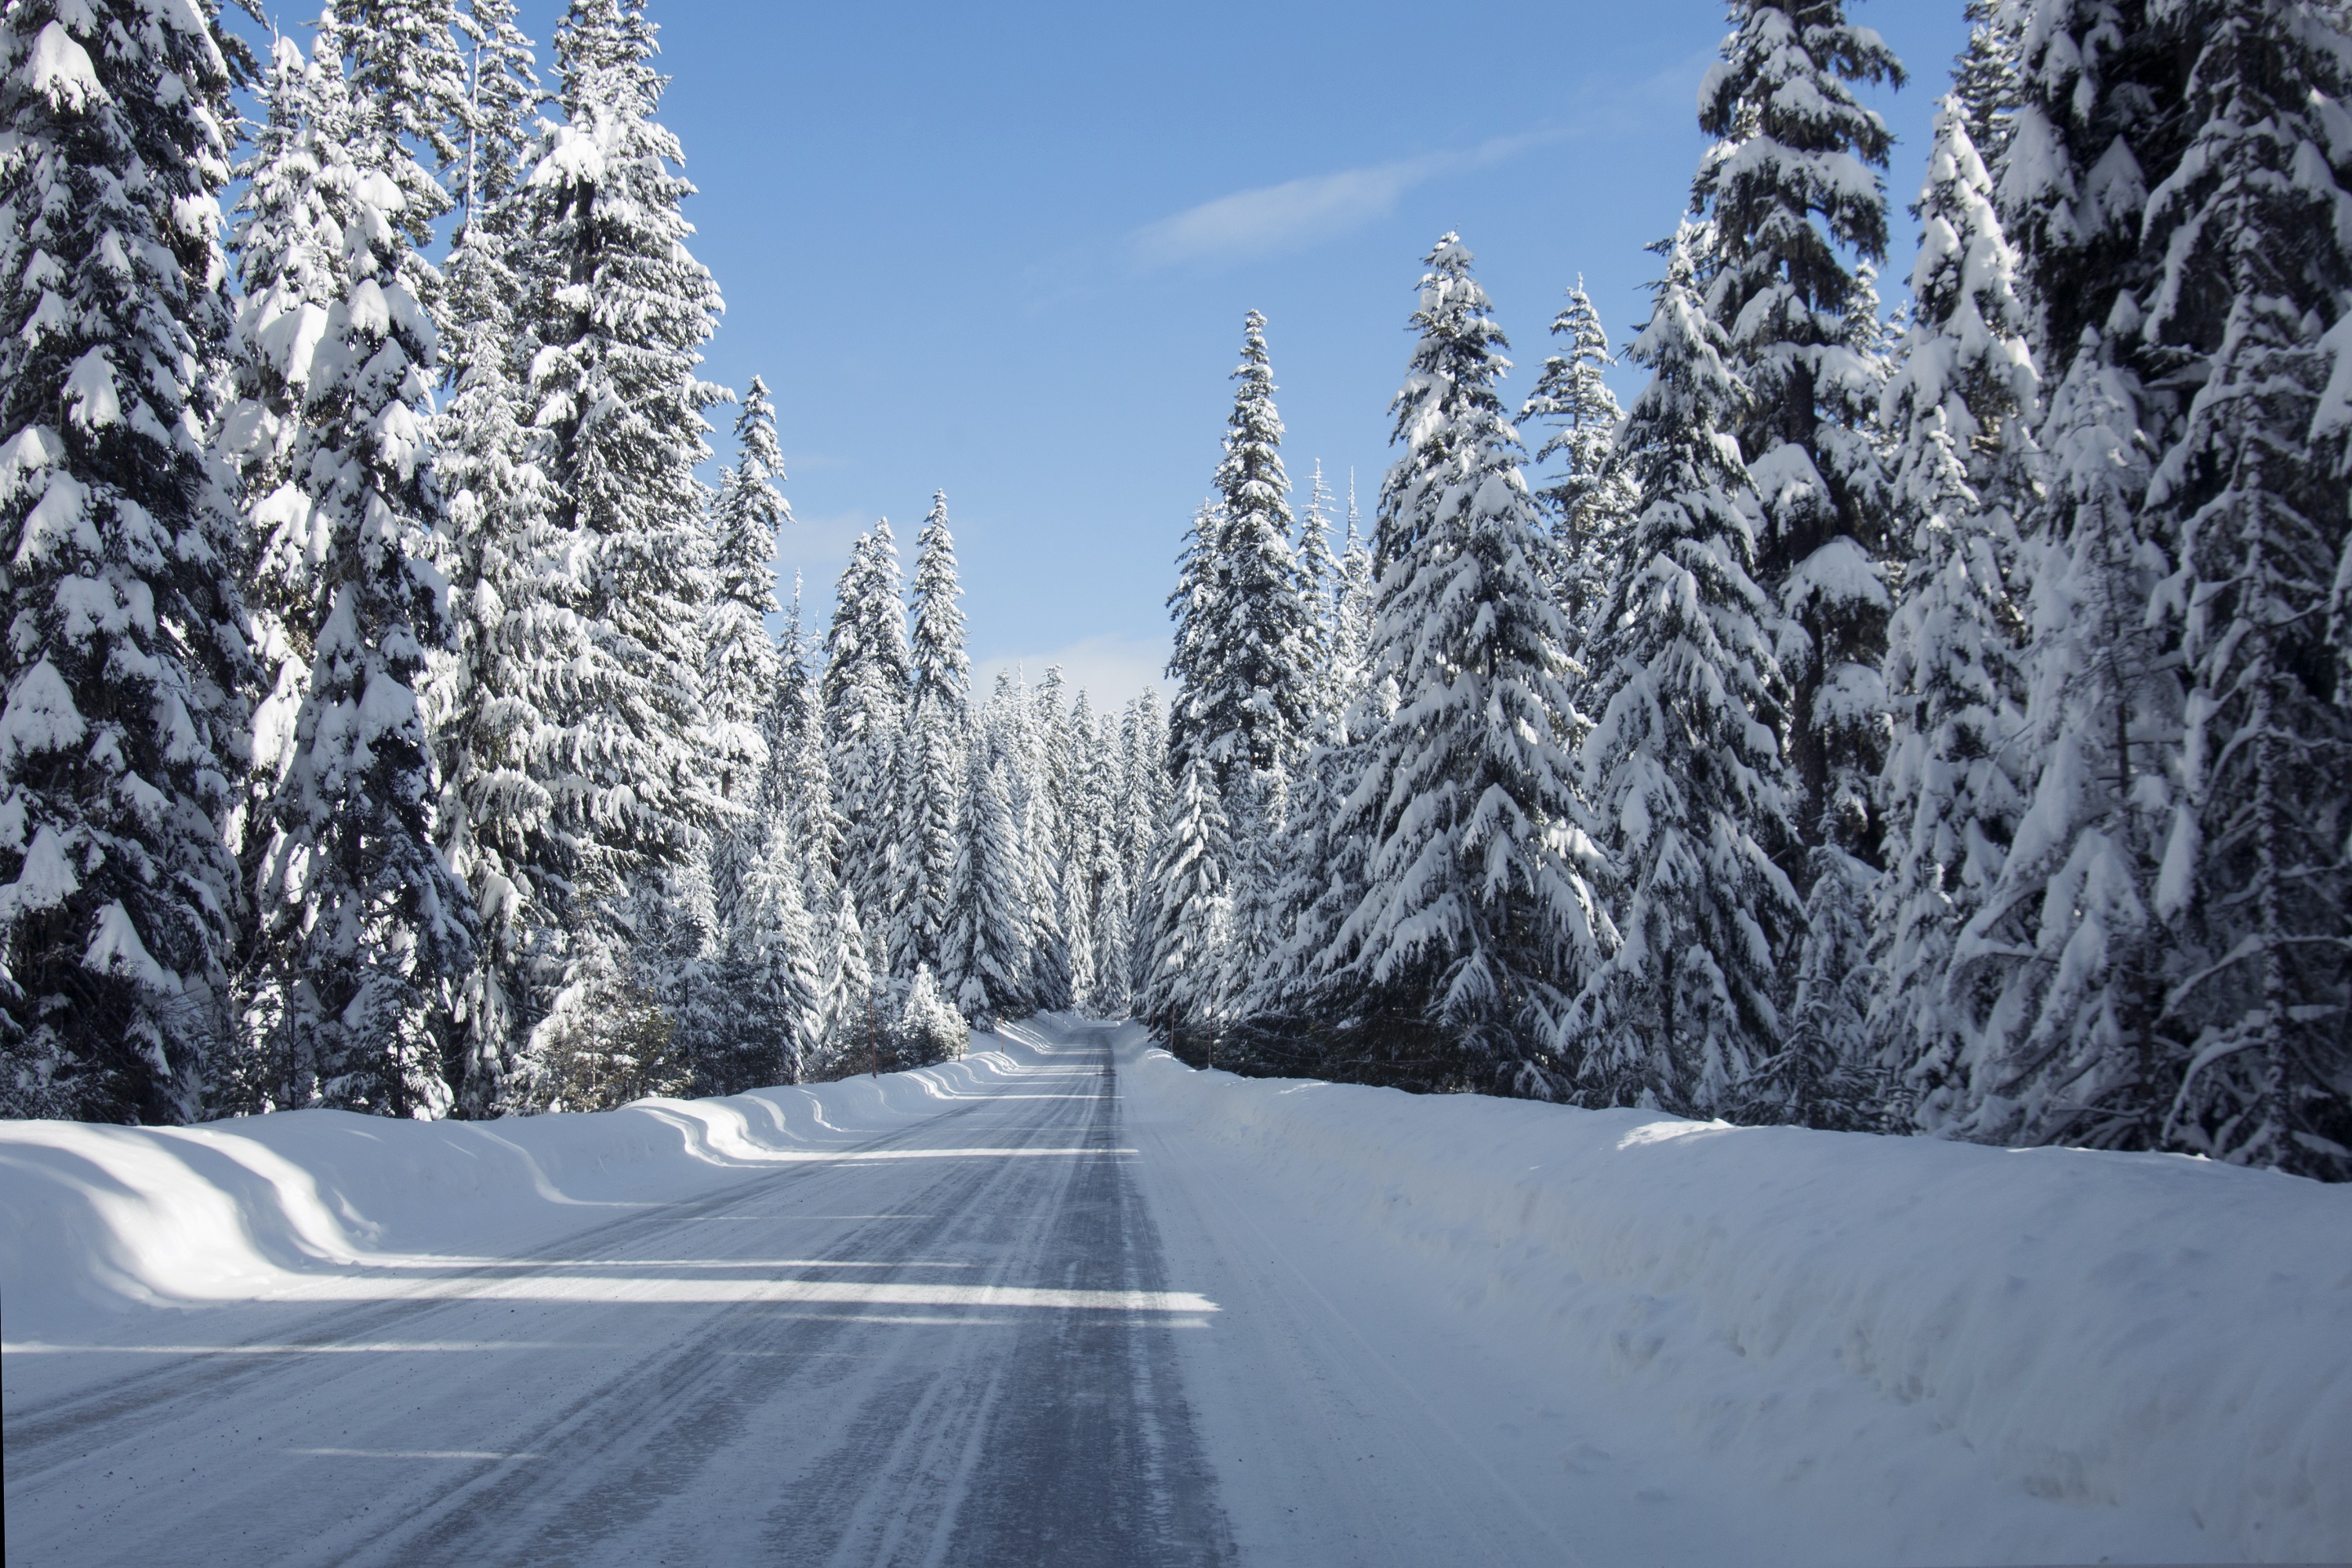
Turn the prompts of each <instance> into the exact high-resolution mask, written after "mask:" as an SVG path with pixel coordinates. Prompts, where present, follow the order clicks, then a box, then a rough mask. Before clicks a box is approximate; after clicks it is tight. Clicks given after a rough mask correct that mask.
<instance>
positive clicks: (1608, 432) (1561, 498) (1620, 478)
mask: <svg viewBox="0 0 2352 1568" xmlns="http://www.w3.org/2000/svg"><path fill="white" fill-rule="evenodd" d="M1551 331H1552V336H1554V337H1556V338H1563V339H1565V340H1567V342H1568V352H1567V353H1562V354H1553V355H1551V356H1550V357H1549V358H1548V359H1546V360H1545V361H1544V367H1543V374H1540V375H1538V377H1537V378H1536V384H1535V389H1534V390H1533V391H1531V392H1529V393H1528V400H1527V402H1526V403H1525V404H1523V405H1521V406H1520V408H1519V423H1520V424H1522V425H1525V424H1527V423H1528V422H1529V421H1531V420H1542V421H1544V422H1545V423H1547V424H1549V425H1550V426H1553V429H1552V432H1551V434H1550V435H1549V436H1547V437H1545V438H1544V444H1543V445H1542V446H1541V447H1538V448H1537V449H1536V455H1535V460H1536V461H1537V462H1538V463H1548V462H1550V461H1551V460H1552V459H1553V458H1561V459H1562V460H1563V463H1564V470H1563V471H1562V472H1561V473H1560V475H1559V478H1557V479H1553V480H1552V481H1551V482H1550V483H1549V484H1547V485H1544V486H1542V487H1541V488H1540V489H1538V490H1537V491H1536V499H1537V500H1538V502H1539V503H1540V504H1541V505H1542V507H1543V509H1544V510H1545V511H1546V513H1547V514H1548V515H1549V517H1550V520H1551V527H1552V554H1551V560H1550V575H1551V580H1552V583H1553V586H1554V590H1555V592H1556V593H1557V594H1558V595H1559V603H1560V608H1561V609H1562V610H1563V611H1564V612H1565V613H1566V614H1567V616H1568V622H1569V631H1570V652H1571V654H1573V653H1575V652H1576V651H1577V650H1578V649H1579V648H1580V647H1582V644H1583V640H1584V637H1585V636H1586V633H1587V631H1588V628H1589V624H1590V623H1591V620H1592V618H1593V616H1594V615H1595V613H1596V612H1597V610H1598V608H1599V602H1600V601H1601V599H1602V597H1603V596H1604V595H1606V594H1607V593H1608V579H1609V571H1610V567H1611V565H1612V563H1613V562H1614V561H1615V559H1616V557H1617V554H1618V552H1619V551H1620V549H1621V548H1622V541H1623V538H1624V534H1625V531H1626V529H1627V528H1628V527H1630V526H1631V524H1632V522H1633V507H1634V500H1635V496H1634V493H1633V482H1632V480H1631V479H1630V478H1629V477H1628V476H1627V475H1626V474H1625V473H1624V472H1623V471H1622V468H1620V467H1619V466H1618V464H1617V462H1616V451H1617V426H1618V425H1619V423H1620V422H1621V421H1622V419H1623V418H1624V414H1623V411H1622V410H1621V409H1620V408H1619V407H1618V406H1617V395H1616V394H1615V393H1613V392H1611V391H1610V390H1609V383H1608V382H1607V381H1606V380H1604V379H1602V374H1601V373H1602V372H1604V371H1606V370H1609V369H1610V368H1612V366H1614V365H1615V364H1616V363H1617V362H1616V361H1615V360H1613V359H1612V358H1611V357H1610V355H1609V334H1608V332H1607V331H1606V330H1604V329H1603V328H1602V327H1601V316H1600V313H1599V312H1598V311H1596V310H1593V308H1592V300H1591V296H1589V295H1587V294H1586V293H1585V291H1584V279H1582V278H1579V279H1577V280H1576V287H1575V288H1573V289H1570V290H1569V291H1568V308H1567V309H1566V310H1562V311H1560V313H1559V315H1558V316H1555V317H1554V318H1552V323H1551Z"/></svg>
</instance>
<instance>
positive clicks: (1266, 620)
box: [1169, 310, 1317, 789]
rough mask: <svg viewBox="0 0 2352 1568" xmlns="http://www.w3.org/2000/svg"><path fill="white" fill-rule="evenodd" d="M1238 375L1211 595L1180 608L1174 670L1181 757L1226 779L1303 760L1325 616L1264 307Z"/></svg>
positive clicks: (1251, 326)
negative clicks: (1299, 507) (1302, 565)
mask: <svg viewBox="0 0 2352 1568" xmlns="http://www.w3.org/2000/svg"><path fill="white" fill-rule="evenodd" d="M1234 380H1235V381H1237V382H1239V383H1240V384H1241V386H1240V389H1239V390H1238V391H1237V392H1236V393H1235V394H1234V411H1233V415H1232V417H1231V418H1230V419H1229V420H1228V422H1227V425H1226V431H1225V441H1224V448H1225V455H1224V458H1223V461H1222V462H1220V463H1219V464H1218V466H1217V473H1216V479H1215V484H1216V489H1217V495H1218V501H1217V508H1216V521H1215V525H1214V529H1213V532H1211V531H1205V530H1204V531H1202V533H1201V537H1200V539H1199V542H1198V546H1197V547H1198V548H1200V549H1202V550H1203V551H1205V552H1207V559H1206V560H1205V561H1204V562H1203V563H1202V565H1203V566H1204V567H1205V568H1206V573H1205V574H1204V584H1205V588H1206V595H1205V597H1201V598H1188V599H1187V600H1185V601H1184V602H1183V603H1182V604H1181V605H1180V606H1179V609H1178V618H1179V621H1180V624H1181V629H1180V634H1179V637H1178V642H1177V650H1178V655H1179V658H1180V659H1181V664H1171V667H1170V668H1169V674H1170V675H1171V676H1172V677H1174V678H1175V679H1176V680H1177V681H1178V682H1179V684H1180V687H1181V689H1180V691H1179V694H1178V699H1177V702H1176V706H1175V710H1174V712H1173V715H1172V718H1171V739H1170V751H1171V755H1173V756H1174V757H1175V758H1176V760H1177V765H1179V766H1180V767H1181V765H1182V764H1184V763H1189V762H1190V760H1191V759H1192V757H1193V756H1195V755H1199V756H1202V757H1206V758H1207V759H1208V760H1209V763H1210V764H1211V765H1212V766H1213V767H1214V768H1215V769H1216V772H1217V779H1218V786H1219V787H1220V788H1221V789H1222V788H1228V787H1230V786H1231V784H1232V781H1233V779H1234V776H1235V774H1236V773H1237V772H1242V773H1245V772H1246V771H1248V770H1251V769H1257V770H1260V771H1264V770H1266V769H1272V768H1278V767H1284V766H1286V765H1288V763H1290V762H1292V761H1293V760H1295V758H1296V755H1297V752H1298V749H1299V747H1300V745H1301V743H1302V738H1303V737H1304V736H1305V735H1306V733H1307V730H1308V729H1309V728H1310V726H1311V724H1312V722H1313V718H1314V703H1315V690H1316V686H1317V676H1316V671H1315V668H1314V665H1313V658H1314V654H1315V638H1314V634H1313V627H1314V625H1315V619H1314V616H1313V614H1312V611H1311V609H1310V606H1309V605H1307V602H1306V600H1305V599H1304V598H1303V597H1302V596H1301V595H1300V593H1299V577H1298V565H1297V560H1296V558H1295V557H1294V556H1293V555H1292V553H1291V549H1290V537H1291V530H1292V526H1293V520H1292V518H1291V513H1290V502H1289V500H1288V497H1289V494H1290V480H1289V479H1288V477H1287V476H1286V475H1285V474H1284V472H1283V469H1282V454H1281V447H1282V419H1281V416H1279V415H1278V414H1277V413H1276V411H1275V406H1274V375H1273V370H1272V366H1271V364H1270V363H1269V362H1268V360H1267V358H1266V352H1265V317H1263V316H1261V315H1259V314H1258V313H1257V312H1256V311H1255V310H1253V311H1251V312H1250V314H1249V316H1248V318H1247V320H1246V321H1245V322H1244V328H1243V335H1242V363H1241V364H1240V366H1239V367H1238V368H1236V369H1235V370H1234ZM1182 591H1183V590H1181V588H1180V593H1181V592H1182Z"/></svg>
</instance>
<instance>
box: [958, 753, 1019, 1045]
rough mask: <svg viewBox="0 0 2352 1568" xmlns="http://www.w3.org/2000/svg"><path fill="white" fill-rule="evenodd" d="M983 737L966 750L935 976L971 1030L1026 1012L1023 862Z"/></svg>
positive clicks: (999, 775)
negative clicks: (943, 955)
mask: <svg viewBox="0 0 2352 1568" xmlns="http://www.w3.org/2000/svg"><path fill="white" fill-rule="evenodd" d="M989 752H990V747H989V745H988V743H987V742H986V741H985V740H984V739H982V738H979V737H975V738H974V740H973V742H972V743H971V746H970V747H969V748H968V749H967V752H966V756H965V763H964V790H963V798H962V801H961V805H960V806H959V808H958V810H957V813H956V816H957V819H958V821H959V823H960V824H961V832H960V833H959V834H958V841H957V849H956V868H955V880H954V882H953V884H952V887H951V889H950V895H949V900H948V906H949V909H948V932H947V949H946V952H947V959H948V962H947V963H946V965H945V966H944V967H943V968H942V969H941V971H940V978H941V982H942V984H944V985H946V986H947V987H948V988H949V992H950V994H951V995H952V996H953V997H954V999H955V1005H957V1006H958V1007H959V1008H961V1010H962V1013H963V1016H965V1017H966V1018H969V1019H971V1022H972V1024H973V1026H975V1027H978V1028H988V1027H992V1026H994V1023H995V1021H996V1020H998V1019H1000V1018H1017V1017H1020V1016H1023V1015H1024V1014H1025V1013H1027V1012H1028V1011H1029V1006H1028V993H1027V990H1026V988H1025V984H1024V972H1025V971H1026V969H1027V966H1028V951H1027V949H1028V941H1027V939H1028V927H1029V909H1028V889H1027V882H1028V876H1027V873H1028V868H1027V866H1026V865H1025V863H1024V861H1025V857H1024V855H1023V853H1022V849H1021V844H1020V841H1019V838H1018V837H1017V836H1016V835H1015V833H1014V831H1013V809H1012V806H1011V804H1010V803H1009V802H1008V801H1007V800H1006V798H1005V787H1004V769H1003V765H1002V764H1001V763H997V762H995V761H993V760H992V758H991V756H990V754H989Z"/></svg>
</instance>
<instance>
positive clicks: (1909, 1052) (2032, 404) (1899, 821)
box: [1869, 96, 2040, 1101]
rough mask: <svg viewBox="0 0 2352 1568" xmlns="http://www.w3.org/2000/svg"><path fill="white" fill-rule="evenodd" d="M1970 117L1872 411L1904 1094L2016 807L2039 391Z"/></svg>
mask: <svg viewBox="0 0 2352 1568" xmlns="http://www.w3.org/2000/svg"><path fill="white" fill-rule="evenodd" d="M1970 118H1971V110H1970V108H1969V105H1968V104H1967V103H1966V102H1964V101H1963V100H1960V99H1959V98H1958V97H1957V96H1955V97H1950V98H1947V99H1946V100H1944V101H1943V103H1942V104H1941V105H1940V106H1939V107H1938V110H1937V117H1936V139H1935V142H1934V144H1933V145H1932V147H1931V148H1930V149H1929V152H1928V155H1927V180H1926V184H1925V185H1924V187H1923V188H1922V190H1921V192H1920V195H1919V203H1918V205H1917V207H1916V209H1915V210H1916V212H1917V214H1918V217H1919V223H1920V240H1919V257H1918V260H1917V262H1916V265H1915V266H1914V267H1913V268H1912V271H1911V298H1912V302H1913V315H1912V321H1911V329H1910V332H1909V335H1908V336H1907V337H1906V340H1905V342H1904V346H1903V360H1902V367H1901V369H1900V370H1899V371H1898V372H1897V373H1896V374H1895V377H1894V379H1893V380H1892V381H1891V382H1890V383H1889V384H1888V385H1887V389H1886V396H1885V422H1886V425H1887V426H1888V428H1889V429H1890V430H1891V431H1893V432H1894V434H1895V442H1896V445H1895V461H1894V465H1893V468H1894V515H1895V530H1896V536H1897V540H1898V542H1899V548H1898V553H1899V556H1900V558H1901V559H1902V560H1903V562H1904V563H1905V564H1904V574H1903V584H1904V592H1903V596H1902V598H1901V601H1900V602H1899V603H1898V605H1896V607H1895V615H1894V616H1893V618H1892V620H1891V621H1890V622H1889V624H1888V628H1887V647H1886V666H1885V683H1886V688H1887V691H1888V693H1889V698H1890V700H1891V701H1892V702H1893V703H1894V710H1895V739H1894V743H1893V745H1892V746H1891V747H1890V749H1889V751H1888V752H1887V759H1886V767H1885V771H1884V772H1883V773H1881V774H1880V775H1879V781H1878V810H1879V814H1880V817H1881V820H1882V821H1883V822H1884V823H1885V845H1884V849H1885V866H1886V869H1885V876H1884V877H1883V878H1882V879H1880V880H1879V882H1878V884H1877V887H1876V889H1875V890H1874V895H1873V910H1874V914H1873V918H1872V925H1873V927H1874V930H1875V932H1876V940H1875V942H1874V944H1873V948H1872V958H1873V962H1874V966H1875V968H1876V969H1877V971H1878V975H1879V984H1878V991H1877V995H1876V997H1875V999H1874V1004H1873V1009H1872V1016H1871V1021H1870V1029H1869V1034H1870V1036H1871V1037H1872V1038H1873V1039H1874V1041H1875V1042H1876V1043H1877V1045H1878V1047H1879V1049H1880V1050H1881V1052H1882V1053H1883V1054H1884V1064H1885V1067H1886V1068H1889V1069H1890V1070H1891V1071H1892V1072H1893V1073H1895V1074H1896V1075H1898V1077H1899V1082H1900V1084H1901V1088H1900V1089H1898V1091H1897V1093H1898V1096H1899V1097H1900V1098H1901V1099H1902V1100H1906V1101H1916V1100H1919V1099H1921V1098H1927V1099H1930V1100H1935V1099H1937V1098H1938V1097H1939V1094H1940V1090H1941V1088H1942V1086H1943V1085H1945V1084H1946V1083H1948V1081H1949V1080H1950V1079H1951V1078H1952V1075H1953V1073H1954V1071H1955V1068H1956V1065H1957V1062H1958V1054H1959V1050H1960V1048H1961V1044H1962V1041H1963V1038H1964V1025H1965V1017H1964V1016H1963V1015H1960V1014H1956V1013H1955V1012H1954V1011H1953V1006H1954V1002H1955V998H1954V997H1953V996H1952V995H1951V994H1950V993H1948V991H1947V989H1946V984H1945V982H1946V979H1947V976H1948V972H1949V969H1950V963H1951V953H1952V942H1953V939H1954V938H1955V937H1956V936H1957V935H1958V931H1959V930H1960V928H1961V927H1962V926H1963V925H1965V924H1966V923H1967V922H1968V921H1969V917H1970V916H1972V915H1973V914H1975V912H1976V910H1978V908H1979V906H1980V905H1981V904H1982V902H1983V900H1984V894H1985V890H1986V889H1988V888H1990V886H1991V885H1992V882H1993V879H1995V878H1996V877H1997V876H1999V874H2000V868H2001V863H2002V860H2003V859H2004V858H2005V857H2006V856H2007V854H2008V849H2009V844H2010V840H2011V838H2012V837H2014V835H2015V833H2016V830H2017V819H2018V816H2019V815H2020V814H2021V812H2022V810H2023V809H2024V805H2025V801H2024V796H2023V795H2022V794H2021V788H2020V782H2019V774H2020V773H2021V771H2022V769H2023V766H2024V763H2025V760H2026V759H2024V758H2023V757H2021V755H2019V754H2018V751H2017V746H2016V738H2017V733H2018V729H2019V726H2020V725H2021V723H2022V721H2023V717H2024V699H2025V692H2024V683H2023V679H2024V678H2023V674H2022V671H2021V665H2020V654H2021V646H2020V645H2021V641H2022V637H2023V631H2024V626H2023V622H2022V619H2021V616H2019V614H2018V610H2017V606H2016V605H2015V604H2014V602H2013V601H2012V599H2011V592H2010V585H2009V583H2010V574H2011V571H2012V570H2013V569H2014V568H2015V566H2016V563H2017V553H2018V547H2019V540H2018V536H2017V523H2016V511H2017V510H2018V509H2019V508H2020V507H2030V506H2031V505H2032V502H2033V500H2034V496H2033V483H2034V480H2033V476H2032V459H2033V458H2034V457H2035V455H2036V453H2035V448H2034V447H2033V442H2032V436H2031V434H2030V423H2031V420H2032V416H2034V415H2035V414H2037V413H2038V412H2039V409H2038V403H2039V396H2040V390H2039V385H2038V383H2037V380H2036V377H2035V374H2034V369H2033V363H2032V354H2031V353H2030V351H2029V350H2028V349H2027V347H2026V343H2025V338H2024V333H2025V329H2026V321H2027V317H2026V310H2025V307H2024V304H2023V301H2022V300H2021V296H2020V293H2019V290H2018V286H2017V279H2016V256H2015V254H2014V253H2013V252H2012V251H2011V248H2010V246H2009V243H2008V241H2007V239H2006V238H2005V237H2003V235H2002V233H2001V228H2000V216H1999V215H1998V214H1997V213H1995V211H1994V210H1993V206H1992V201H1991V192H1992V182H1991V177H1990V174H1988V173H1987V172H1986V169H1985V166H1984V163H1983V161H1982V160H1981V159H1980V158H1979V156H1978V155H1977V150H1976V146H1975V144H1974V142H1973V141H1972V140H1971V139H1970V136H1969V119H1970Z"/></svg>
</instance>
